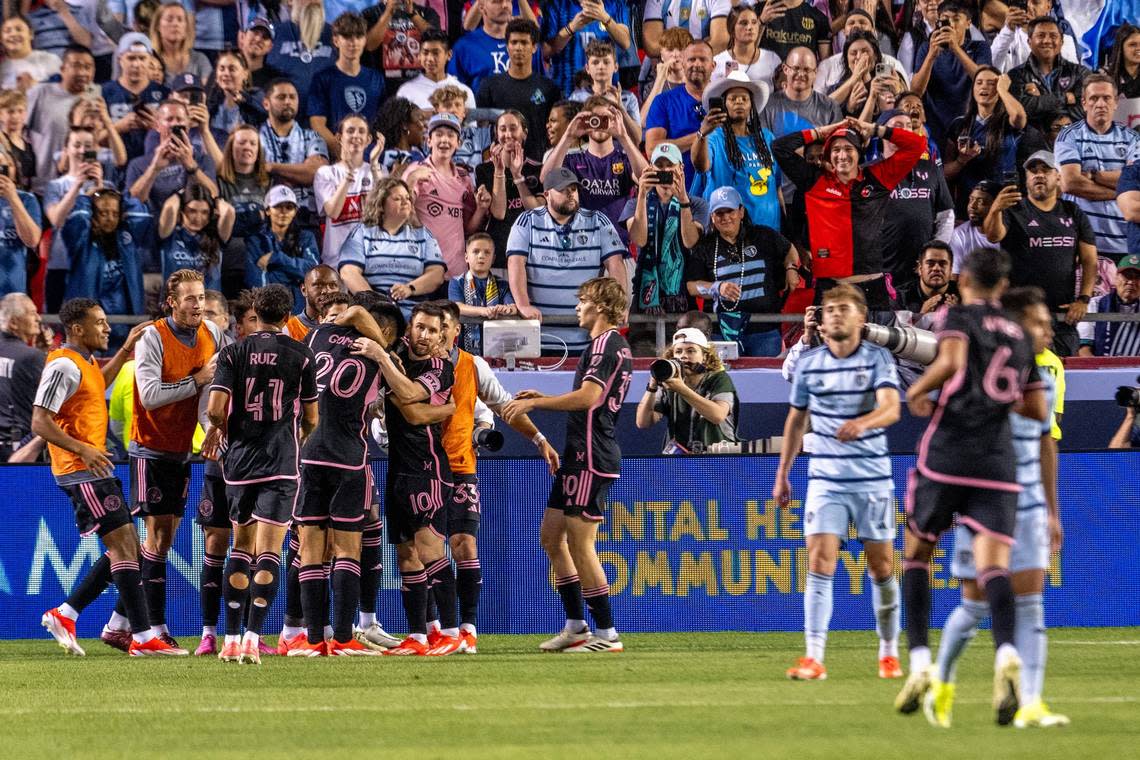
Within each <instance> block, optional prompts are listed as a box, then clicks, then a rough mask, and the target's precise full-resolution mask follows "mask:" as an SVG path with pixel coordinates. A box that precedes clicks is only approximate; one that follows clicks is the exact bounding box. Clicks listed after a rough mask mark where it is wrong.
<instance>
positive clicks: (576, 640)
mask: <svg viewBox="0 0 1140 760" xmlns="http://www.w3.org/2000/svg"><path fill="white" fill-rule="evenodd" d="M589 639H590V629H589V628H583V629H582V630H581V631H578V632H577V633H574V632H573V631H568V630H566V629H565V628H563V629H562V630H561V631H559V632H558V635H557V636H555V637H554V638H551V639H547V640H546V641H544V642H542V643H541V644H539V645H538V648H539V649H541V650H542V651H543V652H564V651H566V650H567V649H569V648H570V647H572V646H577V645H578V644H584V643H585V642H586V641H588V640H589Z"/></svg>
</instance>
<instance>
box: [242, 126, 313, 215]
mask: <svg viewBox="0 0 1140 760" xmlns="http://www.w3.org/2000/svg"><path fill="white" fill-rule="evenodd" d="M258 133H259V134H260V135H261V150H262V151H263V152H264V153H265V160H266V161H268V162H269V163H271V164H303V163H305V161H306V160H308V158H309V157H310V156H321V157H323V158H324V159H325V160H326V161H327V160H328V157H329V147H328V146H327V145H326V144H325V141H324V139H323V138H322V137H321V136H320V135H318V134H317V133H316V132H314V131H313V130H311V129H305V128H304V127H302V126H301V125H300V124H298V123H297V122H293V128H292V129H290V130H289V134H287V135H285V136H284V137H280V136H278V134H277V133H276V132H275V131H273V127H272V125H270V123H269V122H268V121H267V122H265V123H264V124H262V125H261V129H260V130H258ZM281 184H283V185H287V186H289V187H291V188H293V192H294V193H295V194H296V196H297V206H298V207H300V208H304V209H308V210H309V211H312V212H313V213H314V214H315V213H316V212H317V203H316V200H315V198H314V196H313V186H312V185H294V184H293V183H291V182H282V183H281Z"/></svg>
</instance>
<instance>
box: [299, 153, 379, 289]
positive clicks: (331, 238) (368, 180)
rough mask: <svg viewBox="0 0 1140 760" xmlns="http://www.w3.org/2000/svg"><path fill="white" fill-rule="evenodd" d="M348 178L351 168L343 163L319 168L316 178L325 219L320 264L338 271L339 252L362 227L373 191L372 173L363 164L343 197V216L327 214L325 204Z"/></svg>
mask: <svg viewBox="0 0 1140 760" xmlns="http://www.w3.org/2000/svg"><path fill="white" fill-rule="evenodd" d="M347 175H348V167H347V166H346V165H345V164H344V162H343V161H338V162H336V163H335V164H332V165H330V166H322V167H321V168H320V169H317V175H316V176H315V177H314V178H313V194H314V195H315V196H316V199H317V211H318V213H319V214H320V215H321V218H322V219H324V220H325V237H324V241H323V243H324V244H323V246H322V247H321V263H322V264H328V265H329V266H331V267H332V268H333V269H336V268H337V265H338V264H339V261H340V249H341V247H342V246H343V245H344V241H345V240H347V239H348V236H349V235H351V234H352V231H353V230H354V229H356V228H357V227H359V226H360V216H361V212H362V211H363V210H364V199H365V198H366V197H367V196H368V192H369V191H370V190H371V189H372V171H371V169H370V168H369V166H368V164H363V165H362V166H361V167H360V168H359V169H357V170H356V176H355V177H354V178H353V181H352V185H351V186H350V187H349V188H348V193H346V194H345V196H344V205H343V206H341V209H340V213H338V214H336V215H335V216H328V215H327V214H325V201H327V200H328V199H329V198H332V197H333V196H334V195H336V189H337V188H338V187H340V183H341V182H343V181H344V178H345V177H346V176H347Z"/></svg>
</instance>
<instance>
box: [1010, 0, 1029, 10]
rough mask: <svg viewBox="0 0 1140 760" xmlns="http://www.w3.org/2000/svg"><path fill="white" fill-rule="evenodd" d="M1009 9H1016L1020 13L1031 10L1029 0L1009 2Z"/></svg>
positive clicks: (1011, 0)
mask: <svg viewBox="0 0 1140 760" xmlns="http://www.w3.org/2000/svg"><path fill="white" fill-rule="evenodd" d="M1009 7H1010V8H1016V9H1017V10H1019V11H1027V10H1029V2H1028V0H1009Z"/></svg>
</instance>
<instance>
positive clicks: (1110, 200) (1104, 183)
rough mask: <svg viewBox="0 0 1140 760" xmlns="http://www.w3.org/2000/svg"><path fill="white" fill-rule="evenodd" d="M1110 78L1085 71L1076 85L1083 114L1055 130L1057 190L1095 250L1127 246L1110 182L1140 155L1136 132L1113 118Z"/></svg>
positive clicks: (1111, 251) (1109, 252)
mask: <svg viewBox="0 0 1140 760" xmlns="http://www.w3.org/2000/svg"><path fill="white" fill-rule="evenodd" d="M1117 101H1118V96H1117V92H1116V82H1114V81H1113V80H1112V77H1109V76H1106V75H1104V74H1089V75H1088V76H1087V77H1085V80H1084V85H1083V88H1082V90H1081V107H1082V108H1083V109H1084V112H1085V117H1084V118H1083V119H1082V120H1080V121H1078V122H1075V123H1074V124H1073V125H1072V126H1070V127H1068V128H1067V129H1064V130H1062V131H1061V134H1059V135H1057V142H1056V143H1055V145H1054V148H1055V151H1056V156H1057V162H1058V163H1059V164H1060V165H1061V190H1062V191H1063V192H1064V193H1066V194H1067V195H1069V196H1071V197H1073V198H1075V200H1076V202H1077V205H1078V206H1080V208H1081V210H1082V211H1084V212H1085V214H1087V215H1088V217H1089V222H1090V223H1091V224H1092V228H1093V232H1095V233H1096V247H1097V251H1098V252H1099V253H1100V255H1101V256H1109V257H1115V256H1119V255H1120V254H1123V253H1125V252H1127V250H1128V234H1127V231H1126V229H1125V226H1124V217H1123V216H1122V215H1121V213H1120V207H1119V206H1117V205H1116V184H1117V182H1119V180H1120V174H1121V170H1122V169H1124V166H1125V164H1126V163H1129V162H1132V161H1135V160H1137V159H1140V147H1138V143H1140V134H1138V133H1137V132H1136V131H1135V130H1132V129H1128V128H1126V127H1124V126H1121V125H1120V124H1117V123H1115V122H1113V114H1114V113H1115V112H1116V105H1117Z"/></svg>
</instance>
